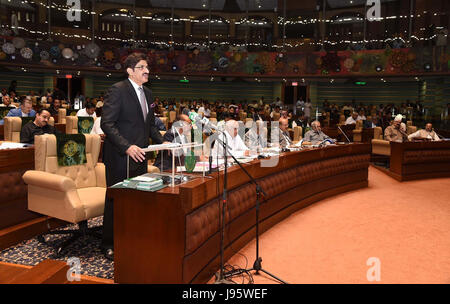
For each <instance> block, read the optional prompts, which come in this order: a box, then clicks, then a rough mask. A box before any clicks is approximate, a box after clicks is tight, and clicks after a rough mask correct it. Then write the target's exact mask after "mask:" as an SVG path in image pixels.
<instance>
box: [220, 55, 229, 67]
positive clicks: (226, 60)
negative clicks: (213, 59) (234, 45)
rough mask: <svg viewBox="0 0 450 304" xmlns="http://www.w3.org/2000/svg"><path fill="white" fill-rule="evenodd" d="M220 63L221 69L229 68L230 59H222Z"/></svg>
mask: <svg viewBox="0 0 450 304" xmlns="http://www.w3.org/2000/svg"><path fill="white" fill-rule="evenodd" d="M218 63H219V67H221V68H226V67H228V58H226V57H221V58H219V61H218Z"/></svg>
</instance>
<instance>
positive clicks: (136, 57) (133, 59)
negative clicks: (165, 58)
mask: <svg viewBox="0 0 450 304" xmlns="http://www.w3.org/2000/svg"><path fill="white" fill-rule="evenodd" d="M141 60H145V61H147V60H148V58H147V56H146V55H145V54H144V53H133V54H130V55H128V57H127V59H125V62H124V65H125V71H126V70H127V69H128V68H130V69H133V70H134V68H135V67H136V64H138V62H139V61H141Z"/></svg>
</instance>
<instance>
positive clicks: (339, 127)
mask: <svg viewBox="0 0 450 304" xmlns="http://www.w3.org/2000/svg"><path fill="white" fill-rule="evenodd" d="M337 127H338V129H339V131H341V132H342V134H344V136H345V139H347V141H348V142H349V143H350V142H351V141H350V139H349V138H348V137H347V134H345V132H344V131H342V129H341V126H339V125H337Z"/></svg>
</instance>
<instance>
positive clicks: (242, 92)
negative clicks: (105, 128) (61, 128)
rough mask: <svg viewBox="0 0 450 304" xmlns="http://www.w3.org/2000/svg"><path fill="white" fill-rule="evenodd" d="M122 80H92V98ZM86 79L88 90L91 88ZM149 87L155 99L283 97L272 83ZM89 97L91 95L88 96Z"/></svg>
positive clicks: (153, 84) (167, 83) (162, 82)
mask: <svg viewBox="0 0 450 304" xmlns="http://www.w3.org/2000/svg"><path fill="white" fill-rule="evenodd" d="M120 80H121V79H120V78H107V77H103V78H93V79H91V80H90V81H91V82H92V87H93V91H92V93H93V95H92V96H100V95H101V93H102V92H104V93H106V91H107V90H108V88H109V87H110V86H111V85H112V84H113V83H115V82H117V81H120ZM90 81H88V79H86V87H87V86H88V82H90ZM149 87H150V88H151V89H152V92H153V96H154V97H156V96H157V97H159V98H176V99H180V98H187V99H200V98H202V99H206V100H209V101H216V100H224V101H231V100H234V101H236V102H239V101H243V100H247V101H248V102H250V101H253V100H259V99H260V98H261V96H264V100H265V101H268V102H269V101H274V100H275V99H276V97H281V84H278V83H273V82H260V83H257V82H222V81H190V82H189V83H181V82H179V81H178V80H173V81H169V80H151V81H150V83H149ZM86 96H89V95H88V94H86Z"/></svg>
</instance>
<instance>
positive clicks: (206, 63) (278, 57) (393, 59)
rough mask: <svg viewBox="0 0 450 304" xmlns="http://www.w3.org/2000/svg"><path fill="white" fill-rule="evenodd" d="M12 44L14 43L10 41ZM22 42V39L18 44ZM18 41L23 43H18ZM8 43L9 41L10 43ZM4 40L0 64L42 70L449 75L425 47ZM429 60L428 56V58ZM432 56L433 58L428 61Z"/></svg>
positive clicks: (446, 59) (449, 61)
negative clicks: (135, 58) (134, 58)
mask: <svg viewBox="0 0 450 304" xmlns="http://www.w3.org/2000/svg"><path fill="white" fill-rule="evenodd" d="M15 39H17V37H16V38H15ZM20 39H22V38H20ZM22 40H23V39H22ZM11 41H12V40H11ZM11 41H9V39H5V42H3V44H2V45H1V51H0V62H10V63H26V64H32V65H45V66H48V67H53V66H54V67H55V68H57V67H58V66H76V67H80V68H83V67H89V68H98V69H99V70H105V71H112V70H116V71H117V70H121V69H122V66H123V63H124V60H125V58H126V57H127V56H128V55H129V54H130V53H133V52H141V53H145V54H147V56H148V58H149V65H150V67H151V72H152V73H174V74H180V75H205V74H211V73H214V72H218V73H221V74H230V75H231V74H232V75H239V76H253V77H254V76H259V75H269V76H278V77H289V76H301V75H305V76H308V75H310V76H320V75H322V76H334V75H343V76H361V75H363V76H364V75H405V74H406V75H408V74H416V73H426V72H432V71H440V72H449V71H450V69H449V66H450V50H449V51H448V52H447V53H443V54H440V53H439V52H433V50H432V49H431V47H424V48H420V49H418V48H401V49H391V48H389V47H388V48H386V49H381V50H359V51H351V50H345V51H338V52H285V53H277V52H257V53H252V52H246V51H245V50H243V49H236V48H233V47H229V46H222V47H217V48H215V49H213V50H206V49H203V48H202V49H198V48H195V49H193V50H174V49H173V48H170V49H132V48H130V47H127V46H124V47H121V48H114V47H109V46H107V45H101V46H99V45H97V44H95V43H89V44H87V45H65V44H62V43H57V42H48V41H25V40H23V43H22V44H20V45H17V43H16V44H13V43H12V42H11ZM433 54H434V55H433ZM433 56H435V57H436V58H434V57H433Z"/></svg>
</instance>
